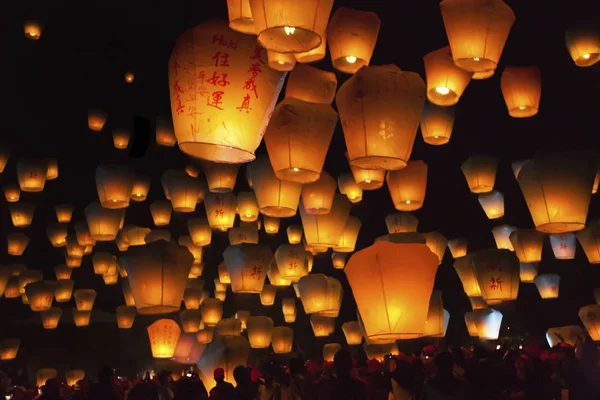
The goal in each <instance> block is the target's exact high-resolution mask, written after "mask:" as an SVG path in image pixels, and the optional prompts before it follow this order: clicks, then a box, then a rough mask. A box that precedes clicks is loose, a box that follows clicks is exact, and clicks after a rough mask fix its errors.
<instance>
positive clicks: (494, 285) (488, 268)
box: [467, 249, 520, 304]
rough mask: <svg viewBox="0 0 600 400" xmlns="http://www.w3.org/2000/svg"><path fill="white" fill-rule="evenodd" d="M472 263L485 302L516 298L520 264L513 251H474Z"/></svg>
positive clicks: (494, 302) (495, 302)
mask: <svg viewBox="0 0 600 400" xmlns="http://www.w3.org/2000/svg"><path fill="white" fill-rule="evenodd" d="M472 263H473V268H474V270H475V276H476V277H477V281H478V282H479V287H480V289H481V295H482V296H483V298H484V299H485V301H486V303H487V304H498V303H500V302H502V301H507V300H516V298H517V295H518V294H519V276H520V265H519V260H518V258H517V256H516V255H515V253H513V252H512V251H509V250H498V249H483V250H479V251H477V252H476V253H475V256H474V257H473V261H472ZM467 295H469V294H468V293H467Z"/></svg>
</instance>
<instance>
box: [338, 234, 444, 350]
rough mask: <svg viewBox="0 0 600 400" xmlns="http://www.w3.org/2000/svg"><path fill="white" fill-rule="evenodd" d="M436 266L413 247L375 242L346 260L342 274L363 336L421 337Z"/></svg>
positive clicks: (428, 255) (421, 246)
mask: <svg viewBox="0 0 600 400" xmlns="http://www.w3.org/2000/svg"><path fill="white" fill-rule="evenodd" d="M437 266H438V258H437V256H436V255H435V254H433V253H432V252H431V250H429V248H428V247H427V246H426V245H424V244H416V243H402V244H398V243H390V242H383V241H381V242H375V243H374V244H373V245H371V246H370V247H367V248H366V249H363V250H360V251H358V252H356V253H354V254H353V255H352V257H350V260H349V261H348V263H347V264H346V268H345V269H344V273H345V274H346V277H347V278H348V282H349V283H350V286H351V288H352V293H353V294H354V298H355V300H356V304H357V308H358V311H359V312H360V314H361V316H362V319H363V323H364V327H365V331H366V333H367V338H369V339H389V340H397V339H410V338H417V337H420V336H422V334H423V326H424V325H425V320H426V318H427V308H428V303H429V298H430V297H431V291H432V290H433V281H434V279H435V274H436V271H437ZM389 288H394V289H393V290H390V289H389Z"/></svg>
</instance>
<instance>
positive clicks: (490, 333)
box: [472, 308, 503, 340]
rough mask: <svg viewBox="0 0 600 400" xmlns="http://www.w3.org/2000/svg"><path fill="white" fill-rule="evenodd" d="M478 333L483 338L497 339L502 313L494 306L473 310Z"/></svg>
mask: <svg viewBox="0 0 600 400" xmlns="http://www.w3.org/2000/svg"><path fill="white" fill-rule="evenodd" d="M472 313H473V314H472V315H473V316H474V319H475V325H476V326H477V335H478V336H479V339H481V340H496V339H498V334H499V333H500V326H501V325H502V317H503V315H502V313H501V312H500V311H498V310H494V309H493V308H481V309H478V310H473V311H472Z"/></svg>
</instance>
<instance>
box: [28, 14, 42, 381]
mask: <svg viewBox="0 0 600 400" xmlns="http://www.w3.org/2000/svg"><path fill="white" fill-rule="evenodd" d="M23 30H24V32H25V37H26V38H27V39H30V40H38V39H39V38H40V36H42V25H41V24H40V23H39V22H36V21H25V23H24V24H23ZM40 386H41V385H40Z"/></svg>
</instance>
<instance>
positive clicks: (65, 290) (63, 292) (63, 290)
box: [54, 279, 75, 303]
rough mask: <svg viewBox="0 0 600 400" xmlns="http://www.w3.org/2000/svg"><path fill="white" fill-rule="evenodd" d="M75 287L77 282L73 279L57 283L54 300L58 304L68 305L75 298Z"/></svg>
mask: <svg viewBox="0 0 600 400" xmlns="http://www.w3.org/2000/svg"><path fill="white" fill-rule="evenodd" d="M74 287H75V281H73V280H71V279H61V280H59V281H56V282H55V285H54V298H55V299H56V302H57V303H66V302H67V301H70V300H71V297H72V296H73V288H74Z"/></svg>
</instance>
